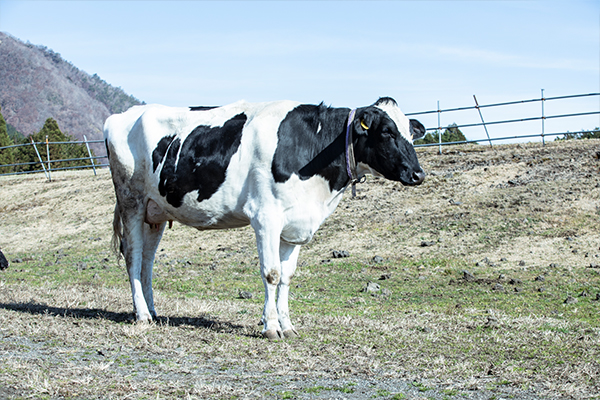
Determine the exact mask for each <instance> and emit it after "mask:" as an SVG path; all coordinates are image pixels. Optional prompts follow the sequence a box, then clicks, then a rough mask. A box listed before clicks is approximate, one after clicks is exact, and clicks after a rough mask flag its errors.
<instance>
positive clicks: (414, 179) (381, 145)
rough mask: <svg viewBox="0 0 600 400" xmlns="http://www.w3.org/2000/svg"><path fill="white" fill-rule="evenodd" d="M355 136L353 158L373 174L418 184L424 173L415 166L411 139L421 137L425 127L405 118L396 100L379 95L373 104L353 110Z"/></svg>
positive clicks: (415, 161)
mask: <svg viewBox="0 0 600 400" xmlns="http://www.w3.org/2000/svg"><path fill="white" fill-rule="evenodd" d="M353 129H354V134H355V135H356V136H357V137H358V140H357V145H356V148H355V152H356V161H357V162H359V163H363V164H366V166H368V169H369V170H371V172H372V173H374V174H376V175H381V176H383V177H385V178H387V179H390V180H393V181H400V182H401V183H402V184H403V185H407V186H416V185H420V184H421V183H422V182H423V180H424V179H425V172H424V171H423V169H422V168H421V166H420V165H419V160H418V159H417V154H416V153H415V149H414V147H413V144H412V141H413V140H416V139H419V138H421V137H423V135H424V134H425V128H424V127H423V125H421V123H420V122H419V121H417V120H415V119H410V120H409V119H408V117H407V116H406V115H404V114H403V113H402V111H400V108H399V107H398V104H397V103H396V101H395V100H394V99H392V98H389V97H383V98H380V99H379V100H378V101H377V102H376V103H375V104H373V105H372V106H369V107H363V108H359V109H357V110H356V115H355V117H354V122H353Z"/></svg>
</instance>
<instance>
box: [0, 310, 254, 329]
mask: <svg viewBox="0 0 600 400" xmlns="http://www.w3.org/2000/svg"><path fill="white" fill-rule="evenodd" d="M0 308H1V309H5V310H11V311H17V312H21V313H26V314H32V315H50V316H53V317H70V318H75V319H90V320H92V319H102V320H107V321H112V322H115V323H134V322H135V317H134V315H133V313H125V312H114V311H107V310H102V309H98V308H65V307H52V306H49V305H47V304H42V303H33V302H29V303H0ZM153 323H154V324H158V325H162V326H173V327H180V326H189V327H197V328H206V329H209V330H211V331H215V332H221V333H231V334H234V335H240V336H249V337H260V335H259V334H258V332H255V330H251V329H248V326H244V325H239V324H234V323H231V322H228V321H221V320H219V319H217V318H214V317H212V316H201V317H170V316H159V317H158V318H156V319H155V320H154V321H153Z"/></svg>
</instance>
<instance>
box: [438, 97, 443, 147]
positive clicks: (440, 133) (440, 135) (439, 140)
mask: <svg viewBox="0 0 600 400" xmlns="http://www.w3.org/2000/svg"><path fill="white" fill-rule="evenodd" d="M441 113H442V110H440V101H439V100H438V102H437V115H438V129H437V132H438V143H439V146H440V149H439V155H440V156H441V155H442V126H441V124H440V114H441Z"/></svg>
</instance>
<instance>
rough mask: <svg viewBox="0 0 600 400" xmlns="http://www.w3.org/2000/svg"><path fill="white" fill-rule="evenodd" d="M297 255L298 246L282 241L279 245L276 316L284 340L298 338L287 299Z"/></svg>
mask: <svg viewBox="0 0 600 400" xmlns="http://www.w3.org/2000/svg"><path fill="white" fill-rule="evenodd" d="M299 253H300V246H299V245H292V244H289V243H286V242H283V241H282V242H281V243H280V244H279V259H280V260H281V279H280V280H279V285H278V287H277V314H278V316H279V325H280V326H281V329H282V331H283V336H284V337H286V338H292V337H296V336H298V332H296V329H294V326H293V325H292V321H291V320H290V309H289V306H288V298H289V293H290V282H291V279H292V276H294V272H296V264H297V262H298V254H299Z"/></svg>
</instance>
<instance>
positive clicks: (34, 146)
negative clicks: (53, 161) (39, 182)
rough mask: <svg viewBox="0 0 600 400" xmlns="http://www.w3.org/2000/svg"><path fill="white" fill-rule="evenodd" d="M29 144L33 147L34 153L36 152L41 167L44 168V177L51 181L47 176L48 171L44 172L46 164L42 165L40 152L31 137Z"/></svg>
mask: <svg viewBox="0 0 600 400" xmlns="http://www.w3.org/2000/svg"><path fill="white" fill-rule="evenodd" d="M31 144H32V145H33V148H34V149H35V154H37V156H38V160H40V164H42V169H43V170H44V175H46V179H48V180H49V181H51V180H52V179H50V177H49V176H48V172H46V166H45V165H44V161H42V157H41V156H40V152H39V151H38V148H37V146H36V145H35V142H34V141H33V138H31Z"/></svg>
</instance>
